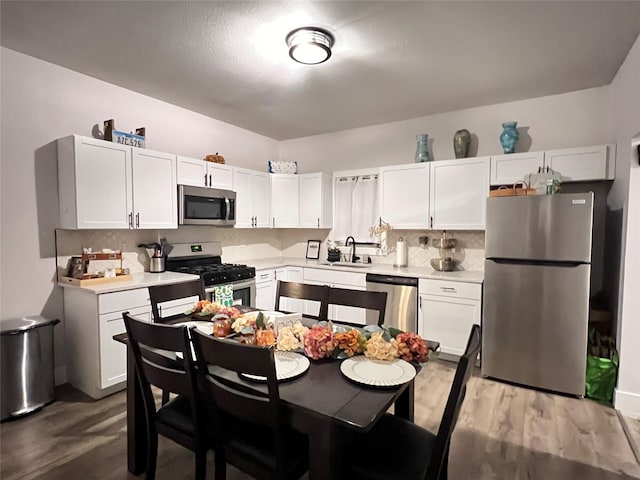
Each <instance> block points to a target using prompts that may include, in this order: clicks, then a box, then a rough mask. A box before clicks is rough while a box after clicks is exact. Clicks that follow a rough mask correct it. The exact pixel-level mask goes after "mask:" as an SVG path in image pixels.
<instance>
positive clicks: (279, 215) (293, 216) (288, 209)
mask: <svg viewBox="0 0 640 480" xmlns="http://www.w3.org/2000/svg"><path fill="white" fill-rule="evenodd" d="M269 177H270V180H271V217H272V221H271V226H272V227H274V228H279V227H297V226H298V205H299V203H300V199H299V192H298V175H295V174H285V173H273V174H271V175H269Z"/></svg>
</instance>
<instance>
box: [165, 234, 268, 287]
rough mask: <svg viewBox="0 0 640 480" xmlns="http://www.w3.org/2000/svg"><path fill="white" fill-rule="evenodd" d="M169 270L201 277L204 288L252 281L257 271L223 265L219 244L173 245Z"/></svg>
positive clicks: (168, 258)
mask: <svg viewBox="0 0 640 480" xmlns="http://www.w3.org/2000/svg"><path fill="white" fill-rule="evenodd" d="M171 247H172V248H171V251H170V253H169V256H168V257H167V264H166V268H167V270H170V271H172V272H180V273H190V274H193V275H200V277H201V278H202V280H203V282H204V286H205V288H206V287H210V286H213V285H221V284H225V283H234V282H242V281H246V280H252V279H253V278H255V276H256V269H255V268H253V267H249V266H247V265H240V264H235V263H222V257H221V256H220V255H221V253H222V247H221V246H220V243H219V242H203V243H178V244H174V245H171Z"/></svg>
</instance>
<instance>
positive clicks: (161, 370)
mask: <svg viewBox="0 0 640 480" xmlns="http://www.w3.org/2000/svg"><path fill="white" fill-rule="evenodd" d="M122 318H124V326H125V328H126V329H127V334H128V340H127V342H128V348H130V349H131V351H132V353H133V358H134V361H135V366H136V372H137V373H138V379H139V382H140V387H141V390H142V395H143V401H144V404H145V410H146V411H147V418H148V419H149V420H152V416H153V415H154V414H155V411H156V409H155V401H154V399H153V394H152V392H151V385H154V386H156V387H158V388H161V389H163V390H166V391H169V392H172V393H177V394H179V395H185V396H188V397H190V398H191V399H192V401H193V402H195V392H196V390H197V379H196V376H195V372H194V368H193V365H192V363H191V362H190V361H188V360H187V361H185V360H184V359H189V358H190V356H191V349H190V347H189V345H190V343H189V332H188V330H187V327H186V326H185V327H176V326H171V325H163V324H157V323H148V322H144V321H142V320H137V319H135V318H133V317H132V316H130V315H129V312H124V313H123V314H122ZM175 352H179V353H181V354H182V359H180V358H177V357H176V356H175ZM192 411H193V412H195V411H196V407H195V403H194V404H193V405H192Z"/></svg>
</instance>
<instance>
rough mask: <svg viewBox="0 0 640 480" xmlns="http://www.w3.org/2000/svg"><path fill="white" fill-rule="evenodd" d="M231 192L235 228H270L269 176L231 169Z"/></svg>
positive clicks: (243, 169) (246, 170)
mask: <svg viewBox="0 0 640 480" xmlns="http://www.w3.org/2000/svg"><path fill="white" fill-rule="evenodd" d="M233 190H234V191H235V192H236V195H237V198H236V225H235V226H236V228H256V227H258V228H260V227H262V228H266V227H270V226H271V215H270V211H271V194H270V184H269V174H268V173H264V172H258V171H256V170H248V169H246V168H236V167H233Z"/></svg>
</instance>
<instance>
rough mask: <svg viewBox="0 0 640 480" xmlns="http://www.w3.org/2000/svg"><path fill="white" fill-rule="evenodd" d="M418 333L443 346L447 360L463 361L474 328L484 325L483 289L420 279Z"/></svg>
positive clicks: (478, 285) (472, 284) (459, 283)
mask: <svg viewBox="0 0 640 480" xmlns="http://www.w3.org/2000/svg"><path fill="white" fill-rule="evenodd" d="M418 289H419V292H420V302H419V318H418V333H419V335H420V336H421V337H423V338H425V339H429V340H434V341H437V342H440V351H441V352H442V353H443V354H444V357H445V358H447V356H449V355H451V356H455V357H459V356H461V355H462V354H463V353H464V349H465V347H466V344H467V340H468V338H469V332H470V331H471V326H472V325H473V324H474V323H477V324H478V325H480V323H481V316H482V300H481V299H482V285H481V284H478V283H465V282H451V281H445V280H431V279H420V281H419V287H418Z"/></svg>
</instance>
